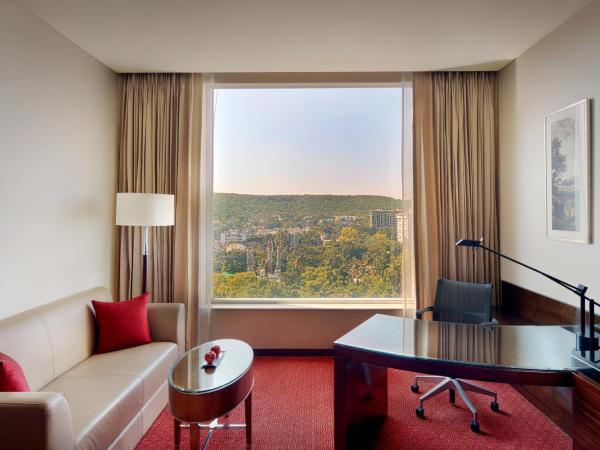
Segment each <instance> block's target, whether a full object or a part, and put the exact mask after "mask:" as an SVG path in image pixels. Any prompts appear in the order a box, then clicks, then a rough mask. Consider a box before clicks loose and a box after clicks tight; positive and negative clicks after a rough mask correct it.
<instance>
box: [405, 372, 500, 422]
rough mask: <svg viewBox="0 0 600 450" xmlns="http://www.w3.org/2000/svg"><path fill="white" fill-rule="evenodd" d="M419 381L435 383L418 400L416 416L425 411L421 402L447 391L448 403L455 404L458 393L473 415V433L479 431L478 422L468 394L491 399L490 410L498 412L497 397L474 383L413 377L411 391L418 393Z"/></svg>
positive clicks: (432, 377)
mask: <svg viewBox="0 0 600 450" xmlns="http://www.w3.org/2000/svg"><path fill="white" fill-rule="evenodd" d="M419 381H425V382H430V383H437V384H436V385H435V386H434V387H433V388H432V389H430V390H429V391H427V393H425V394H424V395H423V396H421V397H420V398H419V406H418V407H417V410H416V413H417V416H419V417H423V416H424V415H425V410H424V409H423V402H424V401H425V400H427V399H428V398H431V397H435V396H436V395H438V394H441V393H442V392H445V391H449V400H450V403H454V402H455V393H456V392H458V395H459V396H460V398H461V399H462V401H463V402H464V403H465V405H467V408H469V411H471V414H473V421H472V422H471V430H473V431H474V432H478V431H479V421H478V420H477V409H476V408H475V406H474V405H473V403H472V402H471V399H470V398H469V396H468V395H467V391H468V392H475V393H476V394H483V395H487V396H489V397H492V398H493V400H492V403H491V405H490V408H491V409H492V411H494V412H498V411H499V410H500V407H499V406H498V396H497V394H496V393H495V392H493V391H490V390H488V389H485V388H483V387H481V386H478V385H477V384H475V383H471V382H470V381H467V380H462V379H460V378H450V377H438V376H433V375H419V376H417V377H415V383H414V384H413V385H412V386H411V387H410V389H411V391H413V392H418V391H419V384H418V382H419Z"/></svg>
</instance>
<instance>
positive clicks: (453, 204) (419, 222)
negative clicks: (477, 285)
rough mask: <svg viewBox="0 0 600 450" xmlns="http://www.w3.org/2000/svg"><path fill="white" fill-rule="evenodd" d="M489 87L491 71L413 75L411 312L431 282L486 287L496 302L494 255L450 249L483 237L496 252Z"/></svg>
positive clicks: (430, 290) (493, 118)
mask: <svg viewBox="0 0 600 450" xmlns="http://www.w3.org/2000/svg"><path fill="white" fill-rule="evenodd" d="M496 85H497V81H496V73H494V72H435V73H416V74H415V75H414V78H413V87H414V122H413V128H414V130H413V134H414V136H413V139H414V183H415V184H414V201H415V259H416V272H417V273H416V279H417V299H418V304H419V307H425V306H429V305H432V304H433V299H434V297H435V289H436V284H437V280H438V278H439V277H444V278H450V279H455V280H462V281H471V282H492V283H494V286H495V287H496V289H495V295H494V298H495V303H496V304H498V303H499V298H500V296H499V295H498V293H499V279H500V277H499V262H498V258H497V257H495V256H493V255H491V254H490V253H486V252H483V251H481V250H478V251H477V252H473V250H471V249H466V248H458V247H455V246H454V244H455V243H456V241H457V240H458V239H460V238H467V239H479V238H480V237H483V238H484V239H485V244H486V245H487V246H489V247H491V248H494V249H497V248H498V242H499V241H498V211H497V208H498V206H497V147H498V144H497V132H498V131H497V106H496V98H497V93H496V91H497V87H496Z"/></svg>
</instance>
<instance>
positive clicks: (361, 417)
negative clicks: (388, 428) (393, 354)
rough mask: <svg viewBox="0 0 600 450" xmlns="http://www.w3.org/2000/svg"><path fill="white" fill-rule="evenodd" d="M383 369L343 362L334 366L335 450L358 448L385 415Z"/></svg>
mask: <svg viewBox="0 0 600 450" xmlns="http://www.w3.org/2000/svg"><path fill="white" fill-rule="evenodd" d="M387 399H388V395H387V367H380V366H373V365H370V364H364V363H360V362H358V361H353V360H349V359H345V358H338V357H336V358H335V362H334V445H335V450H346V449H347V448H352V447H355V446H356V447H359V448H360V447H361V446H362V445H363V442H362V441H363V439H365V438H366V439H368V438H369V435H370V434H371V432H376V429H377V428H378V427H379V426H380V425H381V423H382V422H383V420H384V419H385V417H386V415H387V409H388V408H387Z"/></svg>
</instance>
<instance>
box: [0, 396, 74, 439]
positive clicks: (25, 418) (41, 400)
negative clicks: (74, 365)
mask: <svg viewBox="0 0 600 450" xmlns="http://www.w3.org/2000/svg"><path fill="white" fill-rule="evenodd" d="M0 447H2V448H10V449H14V450H20V449H23V450H25V449H27V450H63V449H64V450H69V449H71V450H72V449H73V420H72V418H71V408H70V407H69V403H67V400H66V399H65V397H64V396H63V395H62V394H58V393H55V392H0Z"/></svg>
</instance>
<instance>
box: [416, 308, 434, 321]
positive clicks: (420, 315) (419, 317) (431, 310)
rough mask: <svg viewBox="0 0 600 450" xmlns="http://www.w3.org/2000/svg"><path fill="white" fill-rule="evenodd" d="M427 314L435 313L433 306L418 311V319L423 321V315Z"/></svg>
mask: <svg viewBox="0 0 600 450" xmlns="http://www.w3.org/2000/svg"><path fill="white" fill-rule="evenodd" d="M426 312H433V306H428V307H426V308H421V309H417V311H416V316H417V319H422V318H423V314H425V313H426Z"/></svg>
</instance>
